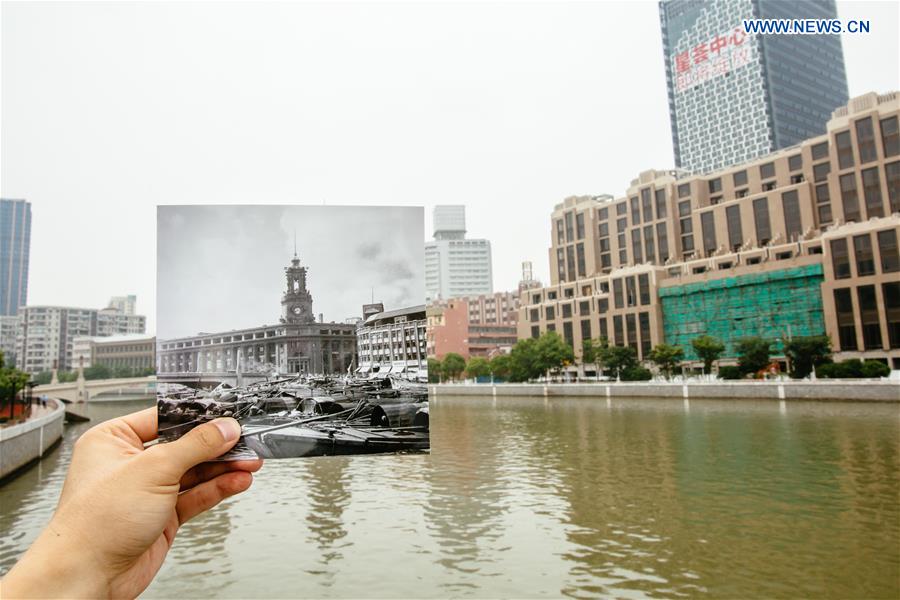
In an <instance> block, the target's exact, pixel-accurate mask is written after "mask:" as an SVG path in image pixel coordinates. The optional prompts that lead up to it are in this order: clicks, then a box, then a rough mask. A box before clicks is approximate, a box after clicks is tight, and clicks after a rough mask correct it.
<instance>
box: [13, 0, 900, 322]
mask: <svg viewBox="0 0 900 600" xmlns="http://www.w3.org/2000/svg"><path fill="white" fill-rule="evenodd" d="M838 10H839V16H841V17H842V18H866V19H870V20H871V23H872V33H871V34H869V35H857V36H853V37H851V36H844V37H843V42H844V54H845V60H846V65H847V70H848V75H849V84H850V94H851V95H859V94H861V93H865V92H867V91H871V90H875V91H879V92H885V91H888V90H893V89H897V88H900V83H898V72H900V65H898V56H900V42H898V25H897V23H898V18H900V16H898V3H896V2H882V3H870V2H861V3H855V2H854V3H845V2H839V3H838ZM2 20H3V22H2V65H0V66H2V93H0V100H2V115H0V116H2V143H0V151H2V157H0V159H2V171H0V176H2V186H0V192H2V195H3V196H4V197H13V198H26V199H28V200H30V201H31V202H32V203H33V216H34V220H33V225H32V241H31V273H30V281H29V292H28V300H29V303H31V304H38V303H44V304H71V305H80V306H103V305H105V303H106V302H107V299H108V298H109V297H110V296H113V295H121V294H127V293H134V294H137V296H138V310H139V312H141V313H143V314H146V315H147V316H148V329H149V330H150V331H155V328H156V318H155V312H156V305H155V302H154V300H155V295H156V294H155V286H154V282H155V276H154V273H155V269H156V262H155V256H156V252H155V231H156V228H155V225H154V223H155V211H156V205H157V204H196V203H200V204H290V203H302V204H319V205H321V204H323V203H327V204H328V205H338V204H378V205H424V206H425V207H426V211H425V213H426V229H425V233H424V234H423V237H429V236H430V221H431V208H432V207H433V206H434V205H435V204H460V203H462V204H466V205H467V223H468V228H469V233H470V235H471V236H472V237H487V238H489V239H490V240H491V242H492V246H493V260H494V265H493V270H494V286H495V288H497V289H498V290H502V289H512V288H514V287H515V285H516V283H517V281H518V279H519V268H520V263H521V261H523V260H531V261H533V262H534V266H535V271H536V274H537V275H538V277H540V278H542V279H544V280H545V281H546V279H547V274H548V272H549V268H548V263H547V247H548V246H549V243H550V227H549V214H550V212H551V210H552V208H553V205H554V204H556V203H557V202H559V201H561V200H562V199H563V198H565V197H566V196H569V195H572V194H599V193H611V194H614V195H616V196H619V195H621V194H622V193H624V190H625V188H626V187H627V186H628V184H629V182H630V180H631V179H632V178H634V177H635V176H636V175H637V174H638V173H639V172H640V171H643V170H646V169H649V168H671V167H672V166H673V156H672V148H671V134H670V128H669V117H668V105H667V102H666V86H665V76H664V71H663V59H662V46H661V41H660V32H659V16H658V8H657V4H656V2H628V3H624V2H594V3H589V2H553V3H536V2H529V3H511V2H503V3H489V4H487V3H474V2H454V3H446V4H443V3H433V2H425V3H413V2H405V3H393V4H380V3H372V2H367V3H364V4H351V3H347V2H328V3H319V4H299V3H290V2H278V3H263V2H253V3H240V2H229V3H216V2H195V3H177V2H165V3H156V2H143V3H126V2H115V3H113V2H105V3H86V4H81V3H74V2H72V3H64V4H55V3H50V2H33V3H11V2H4V3H3V5H2ZM267 268H270V267H267ZM276 275H277V270H276ZM317 277H320V274H318V273H316V274H315V275H313V280H316V278H317ZM276 279H277V277H276ZM314 293H316V294H317V309H316V310H317V311H318V310H325V309H326V307H324V306H322V303H321V302H318V297H319V294H321V292H317V291H316V290H314ZM325 312H326V313H328V314H329V316H331V315H332V314H333V313H332V312H331V311H329V310H325ZM334 316H335V318H343V317H344V316H349V315H345V314H336V315H334Z"/></svg>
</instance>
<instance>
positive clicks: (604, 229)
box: [600, 221, 609, 237]
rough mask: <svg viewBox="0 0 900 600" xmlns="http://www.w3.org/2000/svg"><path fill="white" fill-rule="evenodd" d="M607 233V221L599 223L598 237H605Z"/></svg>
mask: <svg viewBox="0 0 900 600" xmlns="http://www.w3.org/2000/svg"><path fill="white" fill-rule="evenodd" d="M608 235H609V223H607V222H606V221H604V222H603V223H600V237H606V236H608Z"/></svg>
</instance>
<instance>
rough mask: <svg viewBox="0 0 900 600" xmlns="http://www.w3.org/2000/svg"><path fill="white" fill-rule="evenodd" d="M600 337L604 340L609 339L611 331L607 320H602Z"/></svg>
mask: <svg viewBox="0 0 900 600" xmlns="http://www.w3.org/2000/svg"><path fill="white" fill-rule="evenodd" d="M600 337H601V338H603V339H607V340H608V339H609V331H608V330H607V326H606V319H600Z"/></svg>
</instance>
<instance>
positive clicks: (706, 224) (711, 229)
mask: <svg viewBox="0 0 900 600" xmlns="http://www.w3.org/2000/svg"><path fill="white" fill-rule="evenodd" d="M700 229H701V230H702V232H703V251H704V252H705V253H706V254H710V253H712V252H715V251H716V222H715V216H714V215H713V212H712V211H708V212H705V213H703V214H701V215H700Z"/></svg>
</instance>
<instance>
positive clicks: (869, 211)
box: [862, 167, 884, 219]
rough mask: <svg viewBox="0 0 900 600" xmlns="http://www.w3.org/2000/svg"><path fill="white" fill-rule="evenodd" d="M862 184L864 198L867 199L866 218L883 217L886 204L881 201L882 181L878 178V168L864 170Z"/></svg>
mask: <svg viewBox="0 0 900 600" xmlns="http://www.w3.org/2000/svg"><path fill="white" fill-rule="evenodd" d="M862 184H863V197H864V198H865V199H866V218H869V219H871V218H872V217H883V216H884V203H883V202H882V201H881V181H880V179H879V178H878V167H872V168H871V169H864V170H863V172H862Z"/></svg>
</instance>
